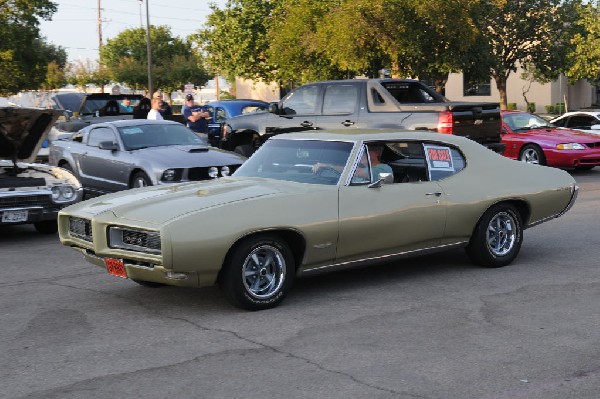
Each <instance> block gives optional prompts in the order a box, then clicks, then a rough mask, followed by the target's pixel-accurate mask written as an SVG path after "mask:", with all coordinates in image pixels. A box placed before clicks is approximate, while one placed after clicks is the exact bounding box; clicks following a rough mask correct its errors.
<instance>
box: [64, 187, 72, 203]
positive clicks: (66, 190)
mask: <svg viewBox="0 0 600 399" xmlns="http://www.w3.org/2000/svg"><path fill="white" fill-rule="evenodd" d="M62 195H63V198H64V199H65V200H67V201H68V200H70V199H72V198H73V197H74V196H75V190H73V187H71V186H64V187H63V190H62Z"/></svg>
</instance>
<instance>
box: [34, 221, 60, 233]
mask: <svg viewBox="0 0 600 399" xmlns="http://www.w3.org/2000/svg"><path fill="white" fill-rule="evenodd" d="M33 226H34V227H35V230H36V231H37V232H38V233H42V234H54V233H56V232H57V231H58V222H57V221H56V220H44V221H41V222H35V223H34V224H33Z"/></svg>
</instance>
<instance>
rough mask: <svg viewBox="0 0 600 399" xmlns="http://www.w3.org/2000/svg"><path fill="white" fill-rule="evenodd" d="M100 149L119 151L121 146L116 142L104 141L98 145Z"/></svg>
mask: <svg viewBox="0 0 600 399" xmlns="http://www.w3.org/2000/svg"><path fill="white" fill-rule="evenodd" d="M98 148H100V149H101V150H108V151H117V150H118V149H119V145H118V144H117V143H115V142H114V141H103V142H101V143H100V144H98Z"/></svg>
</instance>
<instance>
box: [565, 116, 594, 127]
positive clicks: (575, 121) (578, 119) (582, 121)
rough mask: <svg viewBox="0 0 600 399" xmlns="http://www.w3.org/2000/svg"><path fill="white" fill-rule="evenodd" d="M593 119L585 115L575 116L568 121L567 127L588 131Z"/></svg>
mask: <svg viewBox="0 0 600 399" xmlns="http://www.w3.org/2000/svg"><path fill="white" fill-rule="evenodd" d="M593 120H594V118H592V117H591V116H585V115H575V116H572V117H571V118H570V119H569V127H572V128H575V129H577V128H579V129H589V128H591V127H592V125H593V124H594V123H593V122H592V121H593Z"/></svg>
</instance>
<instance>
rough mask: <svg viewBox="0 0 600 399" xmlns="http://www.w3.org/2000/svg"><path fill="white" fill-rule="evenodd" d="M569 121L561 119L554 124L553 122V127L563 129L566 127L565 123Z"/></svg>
mask: <svg viewBox="0 0 600 399" xmlns="http://www.w3.org/2000/svg"><path fill="white" fill-rule="evenodd" d="M568 120H569V118H562V119H560V120H558V121H556V122H553V125H554V126H558V127H565V126H568V124H567V121H568Z"/></svg>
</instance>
